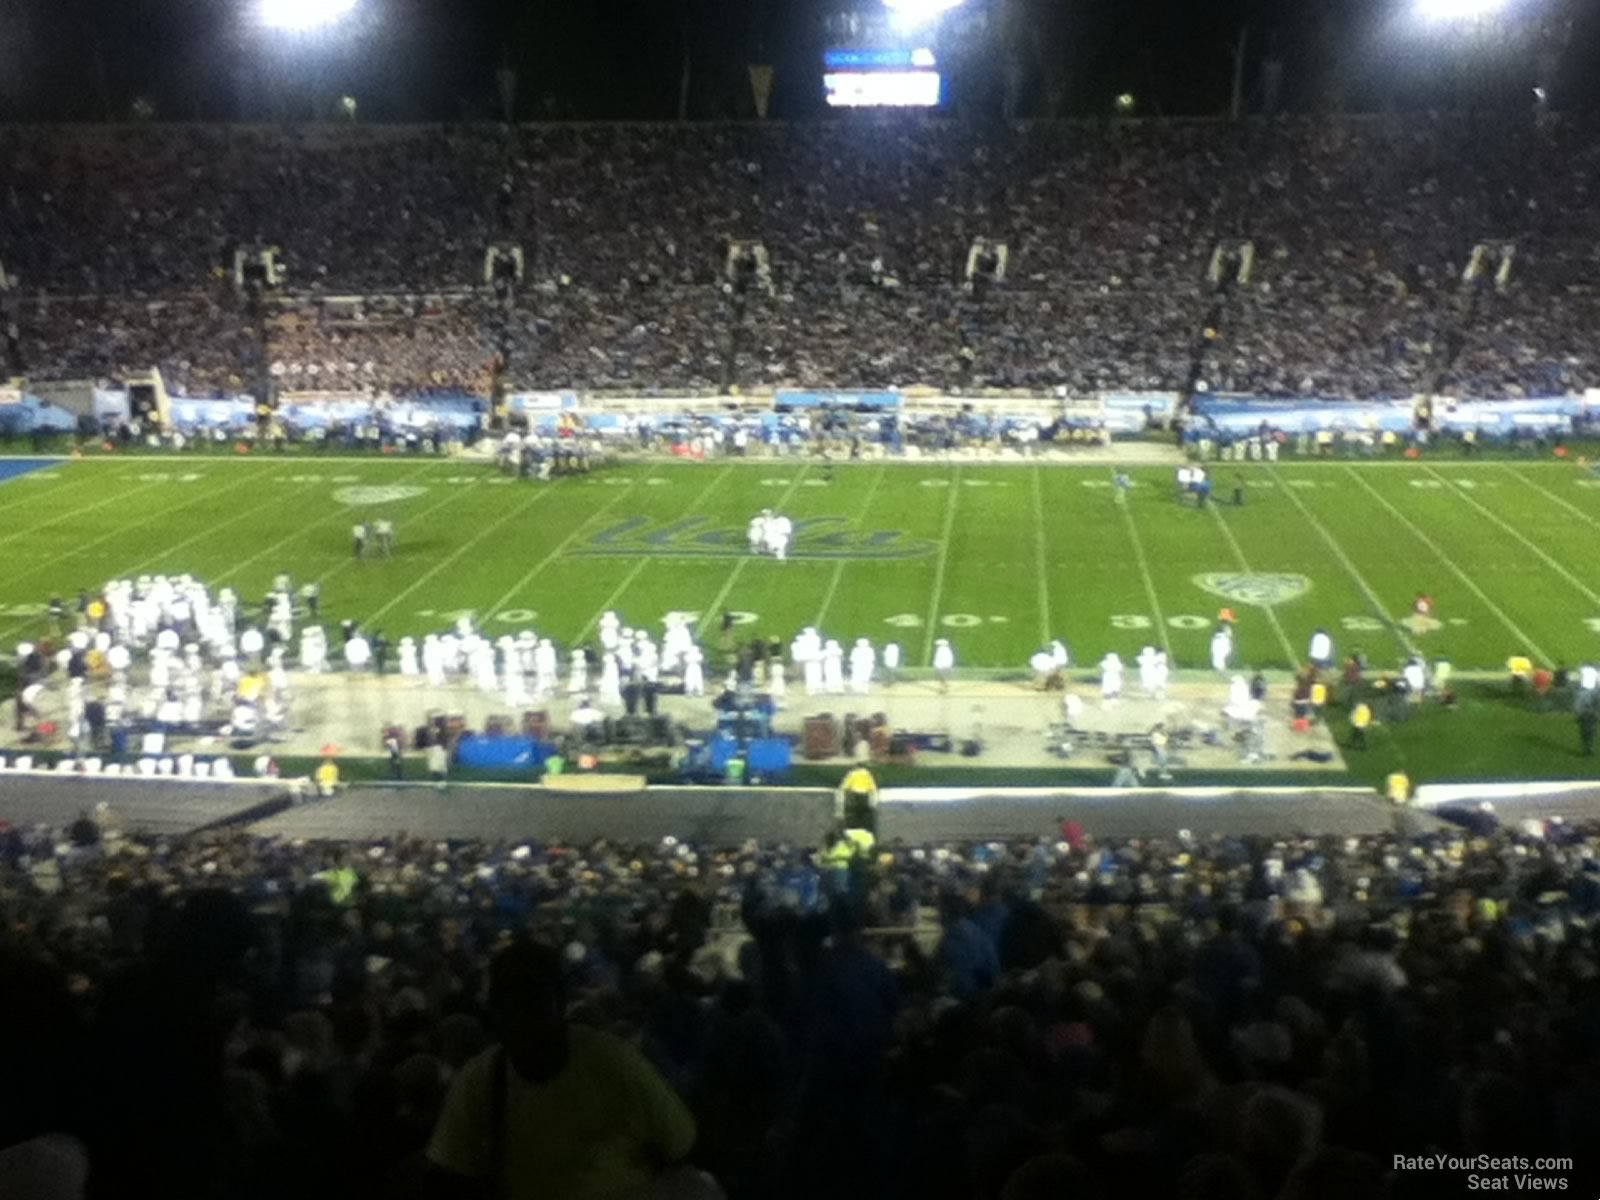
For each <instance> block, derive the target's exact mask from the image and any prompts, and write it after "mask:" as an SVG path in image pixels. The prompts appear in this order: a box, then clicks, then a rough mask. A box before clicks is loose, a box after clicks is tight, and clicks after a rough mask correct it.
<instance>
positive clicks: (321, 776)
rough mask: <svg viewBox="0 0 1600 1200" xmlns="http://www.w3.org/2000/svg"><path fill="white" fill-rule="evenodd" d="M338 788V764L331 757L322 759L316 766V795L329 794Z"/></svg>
mask: <svg viewBox="0 0 1600 1200" xmlns="http://www.w3.org/2000/svg"><path fill="white" fill-rule="evenodd" d="M338 789H339V764H338V763H336V762H334V761H333V759H331V758H325V759H323V760H322V765H321V766H320V767H318V768H317V795H319V796H331V795H333V793H334V792H336V791H338Z"/></svg>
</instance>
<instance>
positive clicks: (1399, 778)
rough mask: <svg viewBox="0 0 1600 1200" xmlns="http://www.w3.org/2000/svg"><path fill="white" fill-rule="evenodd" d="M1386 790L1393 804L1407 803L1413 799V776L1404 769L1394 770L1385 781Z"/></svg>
mask: <svg viewBox="0 0 1600 1200" xmlns="http://www.w3.org/2000/svg"><path fill="white" fill-rule="evenodd" d="M1383 788H1384V791H1385V792H1386V793H1387V794H1388V796H1389V800H1390V802H1391V803H1393V804H1405V803H1407V802H1408V801H1409V800H1410V799H1411V778H1410V776H1408V775H1407V774H1406V773H1405V772H1404V771H1393V772H1391V773H1390V774H1389V777H1388V778H1387V779H1385V780H1384V781H1383Z"/></svg>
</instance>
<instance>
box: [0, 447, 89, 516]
mask: <svg viewBox="0 0 1600 1200" xmlns="http://www.w3.org/2000/svg"><path fill="white" fill-rule="evenodd" d="M0 461H3V460H0ZM63 465H64V464H63ZM54 471H56V468H55V467H46V468H45V469H44V470H42V471H29V472H28V473H27V474H25V475H13V476H12V477H11V478H9V479H6V480H4V481H3V483H0V486H4V487H11V488H14V489H15V491H16V493H17V495H16V497H15V498H14V499H11V500H8V501H7V502H6V503H4V504H0V515H4V514H5V513H8V512H10V511H11V510H12V509H14V508H26V507H27V506H28V505H30V504H37V503H39V502H40V501H41V500H45V501H49V500H54V501H57V502H59V501H60V499H61V495H62V493H65V492H76V491H77V490H78V489H79V488H80V487H82V486H85V485H93V486H96V487H98V486H100V484H101V482H103V481H101V480H96V479H93V478H91V477H90V476H88V475H69V476H65V477H63V476H62V475H60V474H52V472H54ZM24 483H49V484H54V485H55V486H53V487H48V488H24V487H22V486H21V485H22V484H24ZM3 494H5V495H11V493H10V492H6V493H3Z"/></svg>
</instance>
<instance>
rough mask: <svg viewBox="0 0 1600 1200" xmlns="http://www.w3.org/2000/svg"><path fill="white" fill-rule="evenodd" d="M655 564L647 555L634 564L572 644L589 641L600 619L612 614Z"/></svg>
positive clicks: (581, 643) (576, 644)
mask: <svg viewBox="0 0 1600 1200" xmlns="http://www.w3.org/2000/svg"><path fill="white" fill-rule="evenodd" d="M653 562H655V559H653V558H651V557H650V556H648V555H646V556H645V557H644V558H641V559H640V560H639V561H638V562H636V563H634V564H633V569H632V570H630V571H629V572H628V573H627V574H626V575H624V576H623V577H622V582H621V583H619V584H617V586H616V588H615V589H614V590H613V591H612V593H611V595H609V596H607V597H606V598H605V599H604V600H602V601H601V602H600V607H599V609H598V610H597V611H596V612H595V614H594V616H592V617H590V618H589V623H588V624H587V625H585V626H584V627H583V628H582V629H580V630H579V631H578V636H577V637H575V638H573V639H572V644H573V645H574V646H581V645H583V644H584V643H585V642H586V641H588V640H589V635H590V634H591V633H593V632H594V627H595V626H596V625H598V624H600V618H601V617H603V616H604V615H605V614H606V613H608V612H610V611H611V609H613V608H615V607H616V604H617V601H618V600H620V599H622V597H623V596H624V595H625V594H626V593H627V590H628V589H629V588H631V587H632V586H633V584H634V581H635V580H637V579H638V578H639V576H640V575H643V574H644V569H645V568H646V567H648V566H649V565H650V564H651V563H653Z"/></svg>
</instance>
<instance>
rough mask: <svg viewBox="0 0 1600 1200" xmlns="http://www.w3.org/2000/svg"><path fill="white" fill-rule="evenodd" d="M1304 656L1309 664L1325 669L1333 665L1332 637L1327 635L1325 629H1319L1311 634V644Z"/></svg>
mask: <svg viewBox="0 0 1600 1200" xmlns="http://www.w3.org/2000/svg"><path fill="white" fill-rule="evenodd" d="M1306 658H1308V659H1309V660H1310V661H1311V665H1312V666H1314V667H1317V668H1318V669H1320V670H1323V671H1326V670H1327V669H1328V668H1329V667H1331V666H1333V639H1332V638H1331V637H1329V636H1328V631H1327V630H1326V629H1319V630H1317V631H1316V632H1315V633H1313V634H1312V635H1311V645H1310V647H1309V648H1308V649H1307V652H1306Z"/></svg>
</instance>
